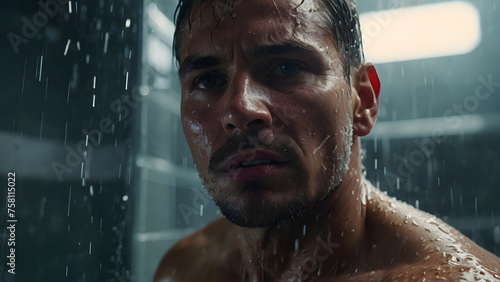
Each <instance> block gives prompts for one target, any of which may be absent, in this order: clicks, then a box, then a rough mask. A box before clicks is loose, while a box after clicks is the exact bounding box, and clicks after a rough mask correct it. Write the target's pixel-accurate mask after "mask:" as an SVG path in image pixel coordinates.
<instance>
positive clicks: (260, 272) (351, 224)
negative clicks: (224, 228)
mask: <svg viewBox="0 0 500 282" xmlns="http://www.w3.org/2000/svg"><path fill="white" fill-rule="evenodd" d="M361 168H362V166H361V161H360V146H359V139H358V138H355V141H354V143H353V145H352V153H351V159H350V162H349V169H348V170H347V172H346V173H345V175H344V177H343V180H342V183H341V184H340V185H339V186H338V187H337V188H336V189H335V190H334V191H331V192H330V193H329V194H328V196H327V197H326V198H325V200H324V201H322V202H321V203H320V204H318V205H317V206H316V207H315V208H313V209H311V210H310V211H308V212H307V213H305V214H303V215H302V216H300V217H297V218H294V219H293V220H290V221H286V222H284V223H282V224H280V225H277V226H272V227H266V228H252V229H250V228H239V232H240V235H239V238H240V239H239V247H240V251H241V254H242V258H243V262H244V264H245V268H246V270H247V272H248V276H249V278H250V279H249V280H250V281H264V280H265V281H269V280H274V279H286V278H289V277H303V278H304V280H307V279H308V278H312V277H315V276H321V274H322V273H334V272H342V271H343V269H346V268H348V267H349V265H350V264H351V263H350V262H353V261H354V260H356V259H357V255H358V254H359V253H360V251H361V248H363V247H364V233H365V219H366V199H365V198H366V193H368V191H367V189H368V188H367V185H370V184H369V183H367V181H366V180H365V178H364V177H363V175H362V173H361ZM352 271H354V270H352Z"/></svg>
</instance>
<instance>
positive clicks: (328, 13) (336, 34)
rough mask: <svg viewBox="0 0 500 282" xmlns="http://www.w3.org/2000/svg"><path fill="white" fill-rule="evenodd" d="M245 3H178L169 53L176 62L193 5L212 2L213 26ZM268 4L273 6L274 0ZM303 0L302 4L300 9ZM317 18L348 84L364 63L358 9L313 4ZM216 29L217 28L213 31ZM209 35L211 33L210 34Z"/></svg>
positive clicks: (339, 1)
mask: <svg viewBox="0 0 500 282" xmlns="http://www.w3.org/2000/svg"><path fill="white" fill-rule="evenodd" d="M239 1H245V0H179V4H178V5H177V8H176V10H175V26H176V29H175V33H174V41H173V52H174V56H175V57H176V59H177V61H179V48H180V42H181V40H180V37H181V36H182V33H183V31H184V29H185V28H186V21H188V26H189V28H191V11H192V9H193V6H194V4H195V2H201V3H203V2H212V5H213V16H214V19H215V20H216V21H217V25H218V24H219V23H220V21H221V19H222V15H223V13H224V12H225V11H228V12H229V14H230V15H231V17H232V18H233V19H235V17H234V13H233V12H234V7H235V2H236V3H238V2H239ZM269 1H272V2H273V4H276V3H274V1H275V0H269ZM304 1H306V0H302V2H301V3H300V4H299V6H300V5H302V3H304ZM317 1H318V3H319V5H320V7H321V8H322V9H321V10H320V11H318V12H320V13H321V15H322V16H323V18H324V21H325V24H326V28H327V31H328V32H329V33H330V34H331V36H332V38H333V40H334V41H335V43H336V44H337V48H338V51H339V52H340V53H341V60H342V64H343V68H344V76H345V78H346V79H347V81H348V82H350V80H351V78H350V77H351V72H352V71H355V70H357V68H358V66H359V65H360V64H361V63H362V62H363V61H364V55H363V43H362V40H361V29H360V25H359V15H358V9H357V6H356V4H355V3H354V0H317ZM215 28H217V26H216V27H215ZM212 32H213V31H212Z"/></svg>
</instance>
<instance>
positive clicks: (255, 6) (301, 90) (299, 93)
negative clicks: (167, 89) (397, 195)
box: [179, 0, 352, 227]
mask: <svg viewBox="0 0 500 282" xmlns="http://www.w3.org/2000/svg"><path fill="white" fill-rule="evenodd" d="M198 2H200V1H198ZM235 2H236V4H237V5H236V6H235V8H234V14H235V16H236V19H232V18H231V16H230V15H229V13H227V12H226V13H224V14H223V16H222V19H221V21H220V23H219V24H217V21H216V20H215V19H214V9H213V5H212V4H211V1H209V3H202V4H200V3H198V4H196V5H195V7H194V8H193V11H192V13H191V20H192V25H191V29H190V28H189V27H188V26H186V27H185V29H184V33H183V34H182V38H181V43H180V44H181V45H180V49H179V59H180V70H179V74H180V79H181V86H182V102H181V116H182V125H183V129H184V133H185V135H186V139H187V141H188V144H189V146H190V149H191V152H192V154H193V157H194V160H195V163H196V166H197V169H198V172H199V174H200V176H201V178H202V181H203V183H204V185H205V187H206V188H207V189H208V191H209V193H210V194H211V195H212V197H213V199H214V200H215V202H216V203H217V204H218V205H219V207H220V209H221V211H222V213H223V214H224V215H225V216H226V217H227V218H228V219H230V220H231V221H233V222H234V223H235V224H238V225H240V226H246V227H262V226H270V225H274V224H277V223H279V222H281V221H283V220H287V219H291V218H293V217H294V216H297V215H300V214H302V213H303V212H304V211H306V210H308V209H310V208H311V207H312V206H314V204H316V203H318V202H320V201H321V200H323V199H324V198H325V196H326V195H327V193H328V192H329V191H330V190H331V189H333V188H335V187H336V186H338V184H339V183H340V181H341V178H342V176H343V174H344V173H345V171H346V169H347V166H348V162H349V155H350V146H351V141H352V106H351V96H350V91H351V86H350V85H349V84H348V83H347V82H346V80H345V79H344V76H343V68H342V65H341V60H340V54H339V53H338V50H337V48H336V45H335V43H334V41H333V39H332V38H331V37H330V36H329V33H328V32H327V30H326V28H324V23H323V19H322V18H321V16H320V15H319V14H320V13H319V12H317V10H318V9H319V7H318V5H317V4H316V3H315V1H305V2H304V3H303V4H302V5H300V6H299V7H297V6H298V4H300V2H301V0H299V1H287V0H275V1H272V0H256V1H235ZM273 2H274V3H273ZM222 6H223V4H222V2H220V3H219V5H216V8H215V11H216V17H217V18H219V16H220V15H219V13H220V7H222ZM296 7H297V8H296ZM186 25H187V24H186Z"/></svg>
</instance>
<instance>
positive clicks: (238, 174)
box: [223, 150, 288, 181]
mask: <svg viewBox="0 0 500 282" xmlns="http://www.w3.org/2000/svg"><path fill="white" fill-rule="evenodd" d="M287 163H288V160H287V159H285V158H284V157H282V156H280V155H278V154H276V153H274V152H269V151H263V150H252V151H250V152H245V153H244V154H239V153H237V154H234V155H232V156H230V157H229V158H228V159H227V160H226V162H225V163H224V168H225V169H223V171H224V173H225V174H226V175H227V177H229V178H230V179H232V180H238V181H242V180H255V179H262V178H267V177H271V176H274V175H276V174H277V173H278V172H279V170H280V169H281V168H283V167H284V166H285V165H286V164H287Z"/></svg>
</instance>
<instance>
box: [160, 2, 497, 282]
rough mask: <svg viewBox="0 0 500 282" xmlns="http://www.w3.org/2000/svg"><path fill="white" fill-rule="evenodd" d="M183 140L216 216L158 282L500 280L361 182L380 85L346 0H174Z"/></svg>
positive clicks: (454, 234)
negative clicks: (363, 142) (363, 143)
mask: <svg viewBox="0 0 500 282" xmlns="http://www.w3.org/2000/svg"><path fill="white" fill-rule="evenodd" d="M179 7H180V10H179V14H178V19H177V30H176V38H175V40H174V45H175V50H176V56H177V59H178V61H179V63H180V68H179V76H180V80H181V86H182V103H181V115H182V124H183V128H184V132H185V135H186V138H187V141H188V144H189V146H190V149H191V152H192V153H193V157H194V160H195V163H196V167H197V169H198V172H199V175H200V176H201V178H202V181H203V183H204V186H205V187H206V189H207V190H208V191H209V193H210V194H211V196H212V198H213V199H214V201H215V202H216V203H217V205H218V206H219V207H220V210H221V212H222V213H223V215H224V216H225V217H222V218H219V219H217V220H215V221H214V222H212V223H210V224H209V225H208V226H206V227H205V228H203V229H201V230H199V231H197V232H196V233H194V234H192V235H190V236H188V237H186V238H184V239H182V240H180V241H179V242H178V243H177V244H175V245H174V246H173V247H172V248H171V249H170V250H169V251H168V253H167V254H166V255H165V256H164V258H163V259H162V261H161V263H160V265H159V267H158V270H157V272H156V275H155V281H311V280H314V281H331V280H333V279H338V280H340V281H343V280H389V281H392V280H401V281H411V280H416V279H418V280H420V281H422V280H429V279H430V280H436V279H444V280H447V279H448V280H457V279H460V278H463V279H487V280H490V281H493V280H500V270H499V269H500V260H499V259H498V258H497V257H496V256H494V255H493V254H491V253H489V252H488V251H486V250H484V249H482V248H480V247H479V246H477V245H476V244H475V243H473V242H472V241H471V240H469V239H468V238H465V237H464V236H463V235H462V234H460V233H459V232H458V231H456V230H455V229H453V228H452V227H450V226H448V225H446V224H445V223H443V222H442V221H441V220H439V219H437V218H436V217H434V216H431V215H429V214H427V213H424V212H422V211H419V210H417V209H415V208H413V207H411V206H409V205H406V204H404V203H402V202H399V201H397V200H395V199H392V198H390V197H388V196H387V195H385V194H384V193H381V192H380V191H379V190H378V189H376V188H375V187H374V186H373V185H372V184H370V183H369V182H368V181H367V180H366V179H365V177H364V176H363V174H362V164H361V150H360V140H359V137H360V136H364V135H366V134H368V133H369V132H370V130H371V129H372V127H373V124H374V122H375V119H376V117H377V110H378V95H379V92H380V82H379V79H378V75H377V71H376V69H375V67H374V66H373V64H372V63H370V62H364V60H363V53H362V45H361V35H360V31H359V23H358V18H357V11H356V7H355V5H354V3H352V2H351V1H350V0H304V1H302V0H252V1H241V0H239V1H200V0H195V1H181V3H180V6H179Z"/></svg>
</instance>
